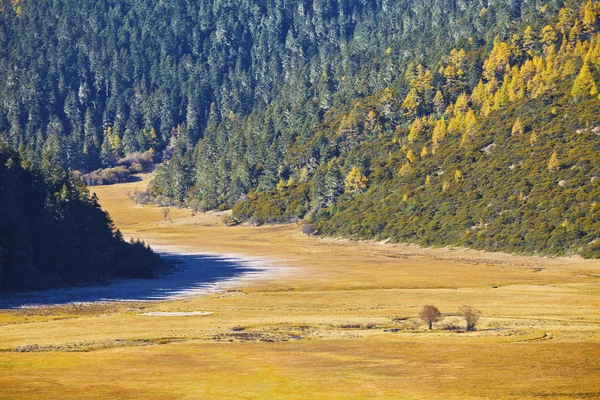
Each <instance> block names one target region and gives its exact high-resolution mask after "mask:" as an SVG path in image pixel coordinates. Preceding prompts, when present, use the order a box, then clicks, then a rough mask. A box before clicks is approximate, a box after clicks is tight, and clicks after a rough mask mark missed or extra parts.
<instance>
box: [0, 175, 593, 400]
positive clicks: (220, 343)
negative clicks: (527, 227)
mask: <svg viewBox="0 0 600 400" xmlns="http://www.w3.org/2000/svg"><path fill="white" fill-rule="evenodd" d="M147 180H148V176H145V177H144V181H142V182H136V183H127V184H120V185H113V186H105V187H96V188H93V190H94V191H96V192H97V194H98V196H99V197H100V201H101V203H102V205H103V207H104V208H105V209H106V210H107V211H109V212H110V214H111V216H112V217H113V219H114V221H115V223H116V225H117V226H118V227H119V228H120V229H121V230H122V231H123V233H124V234H125V236H127V237H139V238H142V239H144V240H146V241H147V242H149V243H150V244H153V245H162V246H171V247H176V248H178V249H182V250H191V251H197V252H209V253H222V254H232V253H235V254H237V255H247V256H252V257H262V258H268V259H270V260H274V263H275V264H277V265H281V266H283V267H284V268H283V271H284V272H283V273H277V274H273V275H272V276H270V277H266V278H264V279H258V280H256V279H255V280H251V281H247V282H240V283H239V284H237V285H234V286H232V287H231V288H230V289H229V290H228V291H225V292H222V293H215V294H211V295H206V296H197V297H192V298H187V299H184V300H173V301H161V302H145V303H135V304H131V303H126V304H123V303H107V304H93V305H87V306H59V307H46V308H41V309H27V310H17V311H6V310H5V311H1V310H0V398H1V399H17V398H18V399H41V398H44V399H46V398H48V399H72V398H85V399H109V398H116V399H121V398H122V399H274V398H282V399H318V398H333V399H345V398H351V399H372V398H394V399H487V398H490V399H533V398H540V399H555V398H556V399H580V398H587V399H592V398H600V262H598V261H589V260H583V259H581V258H578V257H571V258H540V257H526V256H513V255H507V254H496V253H485V252H479V251H472V250H464V249H422V248H418V247H416V246H404V245H389V244H381V243H372V242H352V241H347V240H335V239H319V238H309V237H306V236H304V235H302V234H301V232H300V227H299V226H297V225H295V224H292V225H285V226H263V227H246V226H236V227H227V226H225V225H224V224H223V223H222V222H221V220H220V215H221V214H220V213H207V214H203V215H197V216H192V215H191V212H190V211H189V210H172V212H171V214H169V217H170V221H169V220H168V221H164V220H163V216H162V214H161V213H160V210H159V209H158V208H155V207H150V206H146V207H142V206H136V205H135V204H134V203H133V202H132V201H131V200H129V199H128V198H127V196H126V192H127V191H132V190H134V189H135V188H142V187H143V186H144V185H146V184H147ZM425 304H434V305H436V306H438V307H439V308H440V310H441V311H442V312H443V313H444V314H446V315H447V316H446V317H445V319H444V320H443V321H442V322H440V323H439V324H438V325H437V326H438V328H440V327H441V326H442V325H444V324H449V323H455V324H460V325H464V322H463V321H461V320H460V319H459V317H458V316H457V310H458V308H459V307H460V306H461V305H464V304H469V305H473V306H475V307H477V308H479V309H480V310H481V311H482V312H483V316H482V319H481V321H480V325H479V327H478V331H476V332H468V333H466V332H450V331H447V330H442V329H435V330H433V331H428V330H427V329H426V326H424V325H423V324H421V325H419V326H415V325H416V322H417V321H418V313H419V310H420V308H421V307H422V306H423V305H425ZM148 311H207V312H212V314H210V315H202V316H183V317H172V316H152V317H149V316H144V315H140V314H142V313H144V312H148ZM32 345H36V347H31V346H32ZM23 349H29V350H32V351H28V352H17V351H15V350H23Z"/></svg>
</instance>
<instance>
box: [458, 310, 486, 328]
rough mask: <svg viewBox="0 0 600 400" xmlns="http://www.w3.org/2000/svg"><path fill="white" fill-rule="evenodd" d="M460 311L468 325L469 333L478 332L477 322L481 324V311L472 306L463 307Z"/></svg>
mask: <svg viewBox="0 0 600 400" xmlns="http://www.w3.org/2000/svg"><path fill="white" fill-rule="evenodd" d="M459 311H460V315H461V316H462V317H463V319H464V320H465V322H466V323H467V331H474V330H476V328H477V322H479V318H480V317H481V311H479V310H478V309H476V308H475V307H472V306H462V307H461V308H460V309H459Z"/></svg>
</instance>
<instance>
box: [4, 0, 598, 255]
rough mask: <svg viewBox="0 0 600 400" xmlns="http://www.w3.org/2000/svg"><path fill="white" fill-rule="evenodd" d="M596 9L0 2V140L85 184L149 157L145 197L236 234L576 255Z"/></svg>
mask: <svg viewBox="0 0 600 400" xmlns="http://www.w3.org/2000/svg"><path fill="white" fill-rule="evenodd" d="M598 12H599V6H598V4H596V3H594V2H593V1H591V0H589V1H581V0H570V1H567V2H561V1H551V2H548V3H546V4H539V3H538V2H530V1H521V0H515V1H510V2H491V1H469V2H466V1H451V0H427V1H426V2H423V1H413V0H403V1H394V2H388V1H373V2H361V1H353V0H329V1H306V0H295V1H286V2H264V3H263V2H247V3H243V4H234V3H229V2H223V1H209V0H206V1H201V2H189V1H184V0H179V1H169V2H161V3H157V4H148V3H144V2H139V1H130V2H126V3H122V2H119V3H116V2H105V3H103V4H102V5H98V4H96V3H93V2H89V1H83V2H78V3H77V4H75V3H73V2H72V1H69V0H60V1H55V2H53V3H50V2H42V3H41V4H39V5H35V7H34V6H32V4H30V3H28V2H27V1H21V2H19V5H18V7H12V6H8V3H7V6H5V7H4V9H3V11H2V12H1V13H0V18H1V19H2V28H0V29H2V30H3V31H2V32H0V33H1V34H0V41H1V43H0V44H1V46H0V78H2V79H0V82H3V83H2V84H0V94H1V95H2V98H3V99H4V100H3V102H2V104H0V132H2V136H3V137H4V138H5V140H6V141H7V142H8V143H9V144H10V145H11V146H12V147H13V148H15V149H19V151H20V152H21V154H23V155H24V156H25V157H27V158H28V159H31V160H33V162H34V163H36V164H41V163H42V162H44V161H48V160H51V161H53V162H55V163H57V164H59V165H61V166H62V167H63V168H65V169H69V170H76V169H77V170H81V171H82V172H84V173H85V172H89V171H91V170H93V169H95V168H98V167H100V166H104V167H111V166H114V165H115V164H116V163H117V162H118V160H119V159H121V158H122V157H123V156H125V155H126V154H133V153H136V152H144V151H151V152H152V153H154V152H156V154H157V157H156V159H158V160H160V159H162V161H164V162H163V165H162V166H161V167H160V168H158V170H157V173H156V179H155V181H154V182H153V183H152V184H151V186H150V188H149V189H150V190H149V194H150V196H151V197H152V199H153V201H155V202H157V203H159V204H171V205H176V206H189V207H192V208H193V209H195V210H210V209H216V208H219V209H226V208H233V210H234V218H236V219H237V220H239V221H249V222H252V223H254V224H263V223H276V222H287V221H290V220H296V219H298V218H305V219H307V220H308V221H310V222H313V223H315V224H316V225H317V228H318V229H319V232H320V233H322V234H326V235H333V236H336V235H342V236H349V237H354V238H376V239H385V240H388V239H389V240H392V241H396V242H407V241H408V242H416V243H420V244H425V245H436V246H437V245H464V246H471V247H476V248H482V249H489V250H503V251H516V252H527V253H538V254H574V253H578V254H581V255H583V256H586V257H597V256H599V255H600V252H599V248H600V242H598V241H597V240H598V239H599V237H598V232H600V229H599V228H600V226H599V225H598V224H599V223H600V222H598V221H599V219H598V218H597V213H598V207H597V205H596V204H597V203H598V201H600V199H599V193H600V192H599V189H598V184H599V182H598V180H597V179H596V178H597V177H598V176H599V175H598V174H600V171H598V167H597V165H598V162H597V154H598V150H599V149H598V147H599V140H598V135H597V133H600V121H598V117H597V110H598V105H599V99H598V89H597V86H596V82H597V81H598V79H600V70H599V67H600V44H599V42H600V41H599V40H598V28H599V27H600V23H599V21H598ZM17 32H28V34H26V35H19V34H18V33H17ZM47 33H53V34H47ZM73 43H75V45H73ZM56 49H58V51H56Z"/></svg>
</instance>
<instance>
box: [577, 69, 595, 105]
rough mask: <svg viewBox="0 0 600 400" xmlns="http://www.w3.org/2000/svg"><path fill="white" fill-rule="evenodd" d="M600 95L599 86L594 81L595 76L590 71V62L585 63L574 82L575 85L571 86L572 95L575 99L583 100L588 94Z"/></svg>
mask: <svg viewBox="0 0 600 400" xmlns="http://www.w3.org/2000/svg"><path fill="white" fill-rule="evenodd" d="M597 95H598V87H597V86H596V82H595V81H594V77H593V76H592V73H591V72H590V68H589V66H588V63H584V64H583V66H582V67H581V70H580V71H579V75H577V78H576V79H575V81H574V82H573V87H572V88H571V96H573V99H574V100H575V101H581V100H583V99H584V98H586V97H588V96H597Z"/></svg>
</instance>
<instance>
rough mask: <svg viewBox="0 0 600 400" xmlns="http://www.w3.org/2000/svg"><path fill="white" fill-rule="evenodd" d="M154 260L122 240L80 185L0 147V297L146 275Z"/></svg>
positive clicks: (140, 245) (145, 249)
mask: <svg viewBox="0 0 600 400" xmlns="http://www.w3.org/2000/svg"><path fill="white" fill-rule="evenodd" d="M160 263H161V261H160V258H159V257H158V255H156V254H155V253H154V252H152V250H151V249H150V248H149V247H148V246H146V245H145V244H144V243H143V242H140V241H132V242H131V243H127V242H125V241H124V240H123V237H122V235H121V233H120V232H119V231H118V230H116V229H115V227H114V226H113V224H112V221H111V220H110V218H109V216H108V215H107V214H106V213H105V212H104V211H102V209H101V208H100V205H99V204H98V201H97V198H96V197H95V195H92V196H90V193H89V191H88V190H87V188H86V187H85V186H84V185H83V184H82V183H81V181H80V180H78V179H70V178H69V177H68V176H67V175H66V174H65V173H64V172H63V171H62V170H61V169H60V168H59V167H51V166H45V169H44V173H42V172H41V171H40V170H38V169H36V168H34V167H33V166H32V164H31V163H30V162H28V161H25V160H22V159H21V158H20V157H19V155H18V154H17V153H16V152H14V151H12V150H10V149H7V148H6V147H5V146H0V292H2V291H10V290H31V289H41V288H48V287H52V286H57V285H61V284H68V285H72V284H76V283H80V282H99V281H104V280H107V279H110V278H112V277H116V276H120V277H135V278H150V277H153V276H154V268H155V267H158V266H159V265H160Z"/></svg>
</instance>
